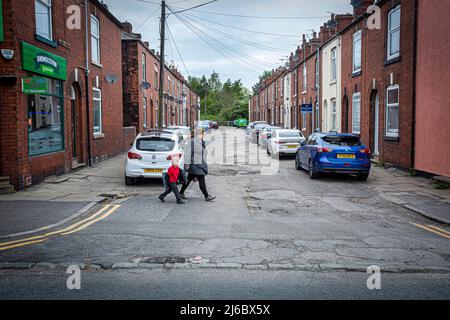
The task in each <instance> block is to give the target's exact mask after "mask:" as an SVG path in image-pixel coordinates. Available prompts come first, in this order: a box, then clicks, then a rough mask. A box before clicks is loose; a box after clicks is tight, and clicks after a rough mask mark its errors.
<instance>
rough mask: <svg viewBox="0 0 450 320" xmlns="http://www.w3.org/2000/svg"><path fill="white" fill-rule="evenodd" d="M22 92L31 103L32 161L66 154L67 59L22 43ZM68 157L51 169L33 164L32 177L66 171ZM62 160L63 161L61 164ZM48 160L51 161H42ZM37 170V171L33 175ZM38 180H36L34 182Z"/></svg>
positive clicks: (29, 132)
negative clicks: (57, 167) (65, 102)
mask: <svg viewBox="0 0 450 320" xmlns="http://www.w3.org/2000/svg"><path fill="white" fill-rule="evenodd" d="M22 69H23V70H24V71H25V73H24V76H23V77H22V93H23V94H24V95H25V99H24V100H25V102H26V104H27V127H28V158H29V159H30V161H34V159H35V158H36V157H38V156H43V155H49V156H51V155H52V154H55V153H64V150H65V135H64V132H65V131H64V81H65V80H66V78H67V62H66V59H65V58H63V57H60V56H58V55H55V54H52V53H50V52H47V51H45V50H43V49H40V48H38V47H35V46H33V45H31V44H28V43H26V42H22ZM64 158H65V157H64V155H62V156H60V157H59V161H58V162H59V163H54V164H53V165H52V166H50V169H49V170H50V171H51V172H46V170H47V169H46V168H48V166H45V165H43V166H39V165H33V167H34V168H37V169H30V171H31V172H30V174H31V175H32V176H34V175H35V174H37V175H38V176H41V177H42V176H45V175H48V174H54V173H55V167H56V166H58V165H59V166H60V167H61V170H64V165H65V164H64ZM61 160H62V161H61ZM42 161H48V159H45V160H42ZM33 171H37V172H33ZM33 180H34V179H33Z"/></svg>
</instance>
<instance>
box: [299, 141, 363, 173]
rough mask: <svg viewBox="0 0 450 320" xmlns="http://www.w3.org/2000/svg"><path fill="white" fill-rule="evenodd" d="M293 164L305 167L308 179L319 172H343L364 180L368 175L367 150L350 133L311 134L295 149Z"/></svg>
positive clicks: (300, 167)
mask: <svg viewBox="0 0 450 320" xmlns="http://www.w3.org/2000/svg"><path fill="white" fill-rule="evenodd" d="M295 167H296V169H297V170H301V169H302V168H303V169H306V170H308V173H309V177H310V178H311V179H317V178H319V176H320V174H321V173H343V174H356V175H357V177H358V180H362V181H365V180H367V178H368V177H369V174H370V167H371V162H370V149H369V148H367V147H365V146H364V145H363V144H362V143H361V140H360V138H359V137H358V136H356V135H353V134H342V133H314V134H312V135H311V136H310V137H309V138H308V139H307V140H306V141H304V142H303V143H302V144H301V146H300V148H299V149H298V150H297V154H296V156H295Z"/></svg>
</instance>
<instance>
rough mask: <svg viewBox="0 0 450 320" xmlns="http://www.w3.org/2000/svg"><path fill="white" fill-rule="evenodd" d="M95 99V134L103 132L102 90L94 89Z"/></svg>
mask: <svg viewBox="0 0 450 320" xmlns="http://www.w3.org/2000/svg"><path fill="white" fill-rule="evenodd" d="M93 100H94V134H96V133H102V90H100V89H99V88H94V89H93Z"/></svg>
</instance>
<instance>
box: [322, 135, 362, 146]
mask: <svg viewBox="0 0 450 320" xmlns="http://www.w3.org/2000/svg"><path fill="white" fill-rule="evenodd" d="M322 140H323V141H325V142H326V143H327V144H331V145H334V146H341V147H356V146H361V140H360V139H359V138H358V137H352V136H325V137H323V138H322Z"/></svg>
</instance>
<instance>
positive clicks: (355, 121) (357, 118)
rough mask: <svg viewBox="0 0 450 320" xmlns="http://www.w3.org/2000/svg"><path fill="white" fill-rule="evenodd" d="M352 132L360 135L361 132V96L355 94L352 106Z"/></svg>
mask: <svg viewBox="0 0 450 320" xmlns="http://www.w3.org/2000/svg"><path fill="white" fill-rule="evenodd" d="M352 130H353V133H357V134H359V133H360V132H361V94H360V93H354V94H353V106H352Z"/></svg>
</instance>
